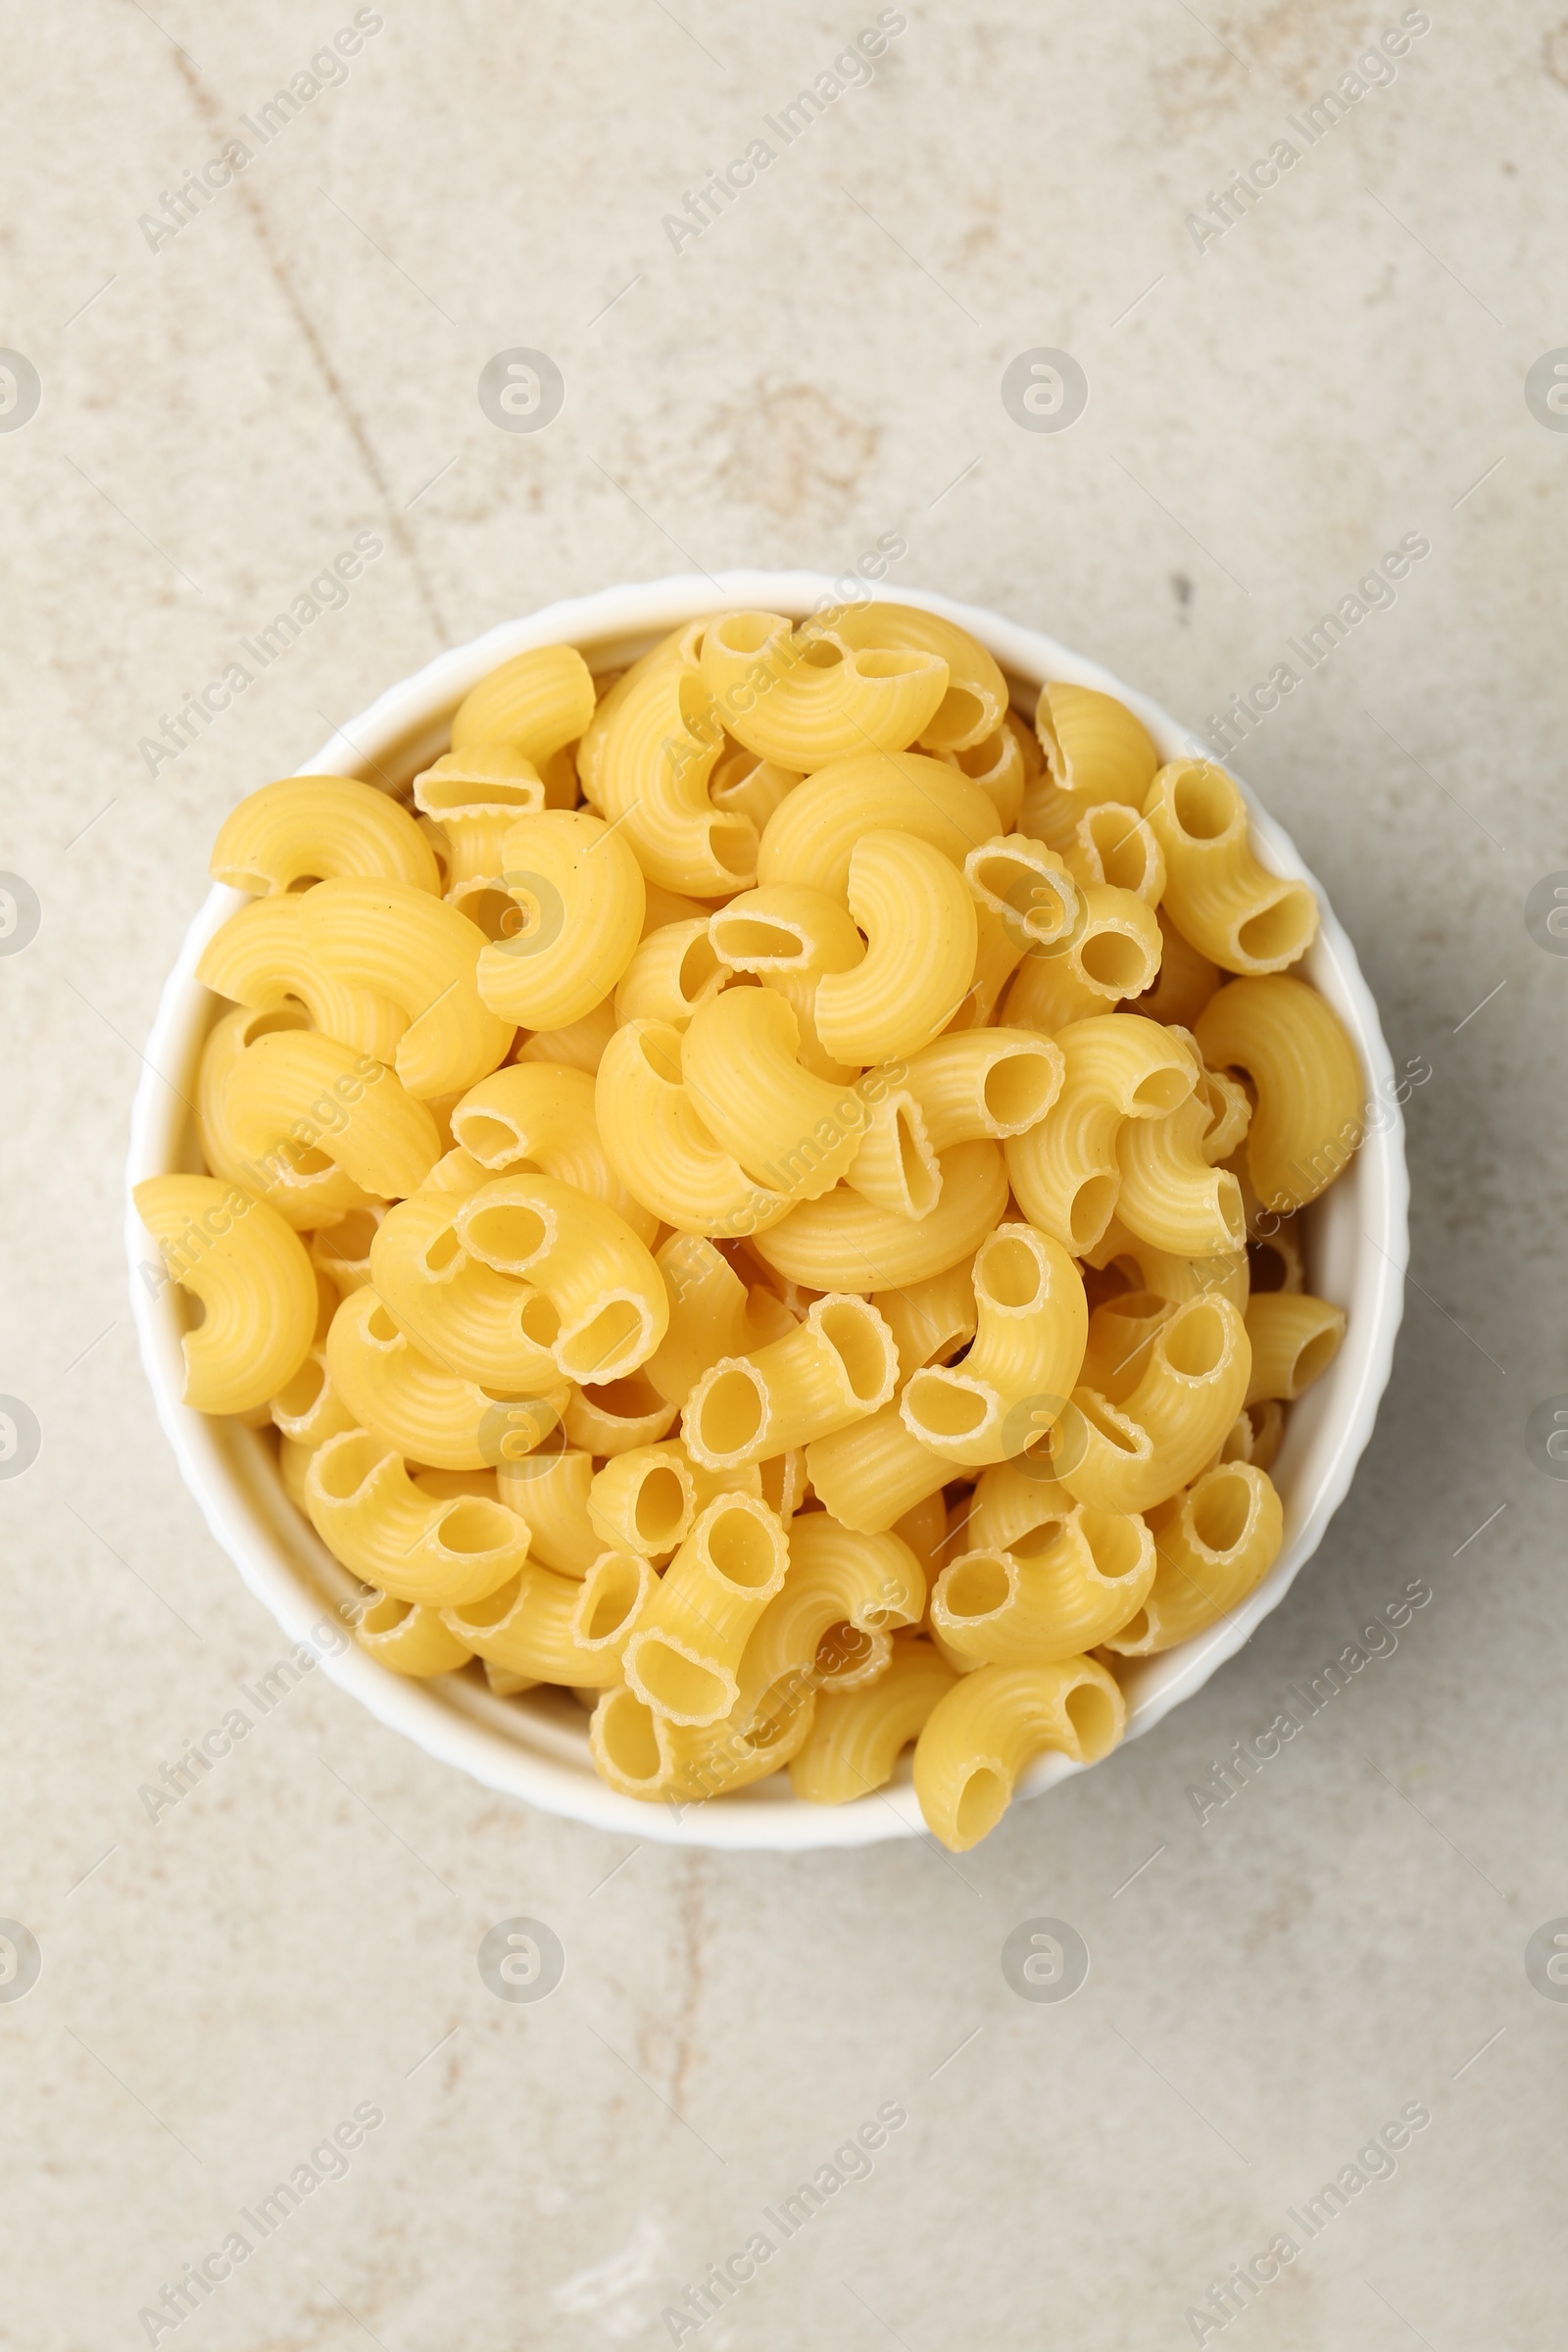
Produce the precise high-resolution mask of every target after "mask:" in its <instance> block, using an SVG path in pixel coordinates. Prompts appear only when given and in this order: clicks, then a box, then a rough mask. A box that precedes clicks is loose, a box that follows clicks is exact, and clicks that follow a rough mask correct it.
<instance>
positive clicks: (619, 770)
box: [578, 620, 758, 899]
mask: <svg viewBox="0 0 1568 2352" xmlns="http://www.w3.org/2000/svg"><path fill="white" fill-rule="evenodd" d="M710 628H711V623H710V622H708V621H706V620H695V621H690V622H688V623H687V624H686V625H685V626H684V627H683V628H680V629H677V630H675V631H674V632H673V634H672V635H671V636H669V637H666V638H665V639H664V640H663V641H662V644H660V645H657V646H655V648H654V649H653V651H652V653H649V654H645V655H644V657H643V659H642V660H641V661H640V662H634V663H633V665H632V667H631V668H630V669H628V670H627V671H626V673H625V675H624V677H622V678H619V679H618V680H617V681H616V683H615V684H614V685H613V687H612V688H611V690H610V692H609V694H607V695H606V697H605V699H604V701H603V702H602V703H601V704H600V706H599V709H598V711H596V713H595V715H594V719H593V722H592V724H591V725H590V726H589V728H588V730H587V732H586V733H585V735H584V737H583V740H582V744H581V746H580V748H579V752H578V765H579V768H580V770H581V773H582V779H583V789H584V791H585V792H586V794H587V796H588V798H589V800H590V801H592V803H593V804H594V806H595V808H596V809H599V810H600V811H601V813H602V814H603V815H604V817H605V818H606V819H607V821H608V822H610V823H611V824H613V825H614V826H615V827H616V828H617V829H618V832H619V834H622V835H624V837H625V839H626V841H627V842H628V844H629V847H630V852H631V854H632V855H633V856H634V857H635V858H636V859H637V862H638V864H639V865H640V866H641V867H642V869H643V870H644V872H645V873H646V874H647V875H648V876H649V878H650V880H651V881H654V882H658V883H661V884H662V886H663V887H664V888H665V889H666V890H676V891H683V892H687V893H689V894H690V895H691V896H692V897H693V898H697V899H712V898H719V897H722V896H724V895H726V894H727V893H729V892H730V891H735V890H744V889H745V888H746V887H747V885H748V884H749V883H751V882H754V881H755V880H756V878H757V844H758V831H757V827H756V825H755V824H754V823H753V822H752V819H751V818H750V817H749V816H748V815H746V814H745V813H744V812H743V811H742V810H740V809H716V808H715V807H714V805H713V802H712V800H711V796H710V792H709V784H710V779H711V776H712V772H713V768H714V766H715V764H716V762H717V760H718V757H719V755H720V753H721V752H722V750H723V748H724V744H725V740H726V739H725V734H724V728H723V725H722V723H721V719H720V715H719V712H718V711H717V710H716V709H715V707H714V703H713V697H712V693H711V688H710V686H709V683H708V681H707V680H706V679H705V678H704V676H703V673H702V670H701V668H700V666H699V659H698V658H699V654H700V651H701V648H702V645H703V642H704V639H705V636H706V634H707V633H708V631H709V629H710Z"/></svg>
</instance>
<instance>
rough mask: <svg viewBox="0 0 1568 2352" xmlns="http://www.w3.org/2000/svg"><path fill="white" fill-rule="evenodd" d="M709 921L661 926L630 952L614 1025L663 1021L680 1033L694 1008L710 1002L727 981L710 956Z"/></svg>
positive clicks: (696, 919) (697, 918)
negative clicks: (640, 1021) (679, 1030)
mask: <svg viewBox="0 0 1568 2352" xmlns="http://www.w3.org/2000/svg"><path fill="white" fill-rule="evenodd" d="M708 925H709V917H708V916H707V915H706V914H699V915H697V916H695V917H694V918H692V919H691V920H689V921H685V922H679V923H665V924H663V925H662V927H661V928H660V929H659V930H657V931H652V932H650V933H649V934H648V936H647V938H645V939H644V940H642V941H641V942H640V943H639V945H638V946H637V947H636V948H635V949H634V950H633V952H632V959H631V961H630V963H628V964H627V966H626V969H625V970H624V971H623V972H622V973H621V976H620V984H619V986H618V987H617V988H616V990H615V1019H616V1021H617V1022H618V1023H621V1024H624V1023H625V1022H627V1021H637V1020H643V1021H667V1022H668V1023H669V1025H670V1027H671V1028H674V1029H684V1028H685V1026H686V1024H687V1022H688V1021H689V1020H690V1019H691V1017H692V1014H693V1013H694V1012H695V1011H696V1010H697V1007H698V1005H706V1004H707V1002H708V1000H709V998H710V997H716V996H717V994H718V992H719V990H720V989H721V988H725V987H727V986H728V984H729V978H730V975H729V973H728V971H727V970H726V969H725V967H724V965H723V964H722V963H720V961H719V959H718V957H717V956H716V955H715V954H714V953H713V943H712V941H711V939H710V938H709V936H708Z"/></svg>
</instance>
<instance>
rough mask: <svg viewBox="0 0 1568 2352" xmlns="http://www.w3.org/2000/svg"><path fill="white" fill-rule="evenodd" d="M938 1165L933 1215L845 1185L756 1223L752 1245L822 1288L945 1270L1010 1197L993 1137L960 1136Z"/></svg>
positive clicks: (896, 1281) (889, 1282)
mask: <svg viewBox="0 0 1568 2352" xmlns="http://www.w3.org/2000/svg"><path fill="white" fill-rule="evenodd" d="M1035 1132H1038V1130H1036V1131H1035ZM1022 1140H1024V1141H1027V1140H1028V1139H1027V1138H1024V1139H1022ZM1013 1149H1015V1147H1014V1146H1012V1145H1009V1146H1008V1150H1009V1151H1010V1150H1013ZM938 1166H939V1168H940V1171H941V1175H942V1191H941V1195H940V1198H939V1199H938V1201H937V1204H936V1206H935V1208H933V1209H932V1210H931V1212H930V1214H929V1216H925V1217H919V1218H911V1217H906V1216H901V1215H900V1214H899V1213H898V1211H897V1210H895V1209H889V1208H878V1207H876V1206H875V1205H874V1204H873V1203H872V1202H871V1201H865V1200H862V1199H861V1198H860V1196H859V1194H858V1193H855V1192H852V1191H851V1190H850V1189H849V1188H848V1187H847V1186H844V1185H840V1186H839V1187H838V1188H837V1189H836V1190H835V1191H833V1192H831V1193H828V1194H826V1195H824V1197H823V1198H822V1199H821V1200H820V1201H802V1202H801V1204H800V1205H799V1206H798V1207H796V1208H792V1209H791V1210H790V1213H789V1215H788V1216H786V1217H784V1218H782V1219H781V1220H780V1221H779V1223H778V1224H776V1225H772V1226H769V1227H768V1228H767V1230H766V1231H765V1232H764V1231H762V1230H760V1229H759V1230H758V1231H756V1232H755V1233H754V1234H753V1236H752V1241H751V1246H752V1248H753V1249H754V1250H756V1251H757V1254H758V1256H759V1257H760V1258H761V1259H762V1260H763V1261H764V1262H765V1263H766V1264H767V1265H770V1266H773V1267H775V1268H776V1269H777V1271H778V1272H779V1273H780V1274H784V1275H787V1276H788V1277H789V1278H790V1280H791V1281H793V1282H799V1283H805V1284H808V1285H809V1286H810V1288H811V1289H813V1290H819V1291H833V1290H838V1291H884V1290H889V1289H891V1288H893V1287H894V1286H895V1285H898V1286H900V1287H902V1286H903V1285H905V1284H907V1283H910V1282H924V1281H926V1280H927V1279H928V1278H929V1277H930V1276H931V1275H933V1274H945V1273H946V1272H947V1270H948V1268H949V1267H950V1266H956V1264H957V1263H958V1261H959V1259H960V1258H966V1257H972V1256H973V1254H974V1252H975V1250H978V1249H979V1247H980V1244H981V1243H982V1242H983V1241H984V1240H985V1238H986V1235H987V1234H988V1233H990V1232H991V1231H992V1230H993V1228H994V1227H995V1225H996V1223H997V1221H998V1219H999V1218H1000V1217H1001V1215H1002V1212H1003V1209H1004V1208H1005V1205H1006V1200H1007V1172H1006V1168H1005V1165H1004V1162H1003V1157H1002V1152H1001V1151H1000V1149H999V1148H998V1146H997V1145H995V1144H989V1143H975V1144H955V1145H954V1146H953V1148H952V1150H951V1151H948V1152H942V1153H940V1154H939V1156H938ZM1020 1198H1021V1196H1020ZM1027 1205H1028V1204H1027V1202H1026V1203H1025V1206H1027Z"/></svg>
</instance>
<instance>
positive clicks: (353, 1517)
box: [305, 1429, 528, 1608]
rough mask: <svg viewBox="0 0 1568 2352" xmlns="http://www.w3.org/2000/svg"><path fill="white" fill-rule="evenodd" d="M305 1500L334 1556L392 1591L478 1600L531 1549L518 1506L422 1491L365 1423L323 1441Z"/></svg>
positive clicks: (437, 1601)
mask: <svg viewBox="0 0 1568 2352" xmlns="http://www.w3.org/2000/svg"><path fill="white" fill-rule="evenodd" d="M305 1507H306V1509H307V1510H308V1511H309V1512H310V1515H311V1523H312V1525H313V1526H314V1527H315V1529H316V1532H317V1534H318V1535H319V1537H320V1539H321V1542H322V1543H323V1544H325V1545H326V1548H327V1550H328V1551H329V1552H331V1553H332V1555H333V1557H334V1558H336V1559H339V1560H341V1561H342V1563H343V1565H344V1567H345V1568H348V1569H351V1570H352V1571H353V1573H354V1574H355V1575H356V1576H358V1577H360V1578H362V1579H363V1580H364V1582H365V1583H366V1584H368V1585H374V1586H375V1587H376V1588H377V1589H378V1591H380V1592H382V1593H389V1594H390V1595H391V1596H392V1598H393V1599H395V1600H417V1601H423V1602H425V1603H426V1604H427V1605H428V1606H429V1607H432V1608H445V1607H448V1606H450V1605H452V1604H454V1603H456V1602H459V1601H464V1600H480V1599H482V1598H483V1597H484V1595H485V1593H493V1592H494V1591H495V1589H496V1587H497V1585H502V1584H505V1583H506V1581H507V1578H508V1577H509V1576H515V1574H516V1572H517V1570H518V1569H519V1568H520V1567H521V1566H522V1563H523V1560H524V1558H525V1557H526V1555H527V1550H528V1529H527V1525H526V1523H525V1522H524V1521H523V1520H521V1519H519V1518H518V1517H517V1515H516V1513H515V1511H511V1510H509V1509H508V1508H507V1507H506V1505H505V1504H504V1503H500V1502H492V1501H490V1500H488V1499H487V1498H486V1497H484V1496H482V1495H453V1496H450V1497H448V1498H446V1499H444V1500H443V1499H442V1498H441V1497H439V1496H437V1495H426V1494H422V1493H421V1492H420V1490H419V1489H418V1488H417V1486H416V1485H415V1484H414V1482H413V1480H412V1479H411V1478H410V1477H409V1474H408V1471H407V1469H406V1468H405V1467H404V1464H403V1461H402V1459H401V1458H400V1456H399V1455H398V1454H396V1453H395V1452H393V1450H392V1448H391V1447H390V1446H385V1445H383V1443H382V1441H381V1440H380V1439H379V1438H377V1437H372V1436H371V1435H370V1433H369V1432H368V1430H363V1429H350V1430H345V1431H344V1432H343V1434H342V1435H341V1436H340V1437H336V1438H328V1439H327V1441H326V1444H325V1445H324V1446H319V1447H318V1448H317V1451H316V1452H315V1453H314V1454H313V1455H312V1457H311V1466H310V1469H309V1470H308V1471H307V1472H306V1475H305Z"/></svg>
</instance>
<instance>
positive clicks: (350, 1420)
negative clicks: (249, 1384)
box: [269, 1342, 357, 1452]
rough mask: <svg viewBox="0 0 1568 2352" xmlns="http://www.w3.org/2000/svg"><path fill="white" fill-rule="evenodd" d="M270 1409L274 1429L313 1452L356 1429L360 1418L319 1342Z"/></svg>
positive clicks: (287, 1382)
mask: <svg viewBox="0 0 1568 2352" xmlns="http://www.w3.org/2000/svg"><path fill="white" fill-rule="evenodd" d="M269 1410H270V1413H271V1416H272V1424H273V1427H274V1428H276V1429H279V1430H281V1431H282V1433H283V1435H284V1437H285V1438H288V1439H290V1440H292V1442H293V1443H294V1444H295V1445H296V1446H308V1447H310V1449H311V1450H312V1451H313V1452H314V1451H315V1449H316V1447H317V1446H324V1445H325V1444H326V1441H327V1439H328V1438H335V1437H336V1436H337V1435H338V1433H339V1431H340V1430H345V1429H353V1428H354V1427H355V1426H356V1419H357V1417H356V1415H355V1414H354V1413H352V1412H351V1411H350V1410H349V1407H348V1405H347V1404H346V1403H345V1402H344V1400H343V1397H342V1395H341V1393H340V1392H339V1389H338V1387H337V1384H336V1382H335V1381H334V1380H333V1378H332V1375H331V1372H330V1370H329V1368H328V1366H327V1360H326V1349H325V1348H324V1347H323V1346H321V1344H320V1343H319V1342H318V1343H317V1345H316V1346H315V1347H314V1348H311V1349H310V1350H309V1351H308V1353H307V1354H306V1355H305V1357H304V1359H303V1361H302V1362H301V1363H300V1365H299V1366H298V1368H297V1370H295V1371H293V1372H291V1373H290V1375H289V1377H288V1379H287V1380H285V1381H284V1383H283V1385H282V1387H281V1388H280V1389H279V1390H278V1392H277V1395H276V1396H275V1397H272V1399H271V1401H270V1407H269Z"/></svg>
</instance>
